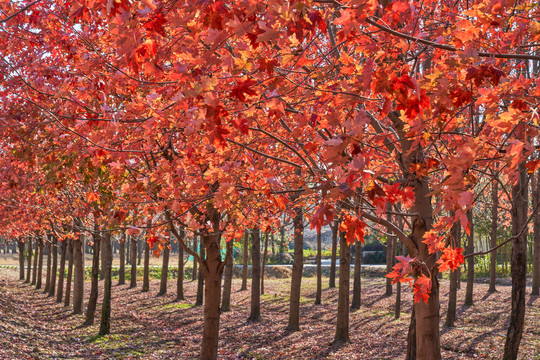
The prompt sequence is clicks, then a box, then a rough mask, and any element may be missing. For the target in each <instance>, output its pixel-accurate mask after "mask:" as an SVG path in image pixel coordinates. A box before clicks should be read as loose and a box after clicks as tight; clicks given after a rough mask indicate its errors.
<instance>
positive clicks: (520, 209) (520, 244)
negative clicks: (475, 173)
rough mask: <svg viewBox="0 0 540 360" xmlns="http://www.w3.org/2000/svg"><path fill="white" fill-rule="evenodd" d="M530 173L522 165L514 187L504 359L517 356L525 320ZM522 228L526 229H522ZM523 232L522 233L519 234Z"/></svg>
mask: <svg viewBox="0 0 540 360" xmlns="http://www.w3.org/2000/svg"><path fill="white" fill-rule="evenodd" d="M527 190H528V185H527V172H526V170H525V167H524V166H523V164H522V165H520V166H519V181H518V183H517V184H516V185H514V186H513V188H512V236H515V237H516V238H515V239H514V240H513V243H512V245H513V246H512V262H511V273H512V312H511V314H510V327H509V328H508V333H507V335H506V343H505V345H504V356H503V359H504V360H514V359H517V355H518V351H519V344H520V343H521V336H522V334H523V325H524V322H525V286H526V280H527V278H526V275H527V229H526V226H527V207H528V206H527V205H528V191H527ZM522 230H523V232H522ZM520 233H521V234H520Z"/></svg>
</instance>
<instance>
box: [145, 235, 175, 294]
mask: <svg viewBox="0 0 540 360" xmlns="http://www.w3.org/2000/svg"><path fill="white" fill-rule="evenodd" d="M168 262H169V260H168V259H167V267H168V266H169V265H168ZM161 271H162V273H163V268H162V269H161ZM165 286H167V282H166V281H165ZM149 290H150V244H148V242H147V241H145V242H144V264H143V284H142V292H147V291H149ZM165 292H167V290H166V289H165Z"/></svg>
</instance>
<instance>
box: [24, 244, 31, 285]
mask: <svg viewBox="0 0 540 360" xmlns="http://www.w3.org/2000/svg"><path fill="white" fill-rule="evenodd" d="M26 244H27V246H28V250H27V252H26V259H27V260H28V261H27V264H28V265H27V266H28V267H27V268H26V280H25V283H28V284H29V283H30V282H31V281H32V238H31V237H28V239H27V240H26Z"/></svg>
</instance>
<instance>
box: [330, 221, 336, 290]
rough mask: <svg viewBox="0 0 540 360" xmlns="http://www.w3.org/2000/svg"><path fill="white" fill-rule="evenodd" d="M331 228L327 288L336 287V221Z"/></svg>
mask: <svg viewBox="0 0 540 360" xmlns="http://www.w3.org/2000/svg"><path fill="white" fill-rule="evenodd" d="M331 229H332V256H331V258H330V279H329V281H328V287H329V288H331V289H332V288H335V287H336V257H337V237H338V225H337V221H336V222H334V224H333V225H332V226H331Z"/></svg>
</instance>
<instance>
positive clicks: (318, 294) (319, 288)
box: [315, 229, 322, 305]
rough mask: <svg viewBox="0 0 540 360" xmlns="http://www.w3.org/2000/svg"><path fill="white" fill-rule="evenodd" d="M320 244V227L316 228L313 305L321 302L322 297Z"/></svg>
mask: <svg viewBox="0 0 540 360" xmlns="http://www.w3.org/2000/svg"><path fill="white" fill-rule="evenodd" d="M321 259H322V244H321V229H317V291H316V292H315V305H319V304H320V303H321V298H322V265H321Z"/></svg>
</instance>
